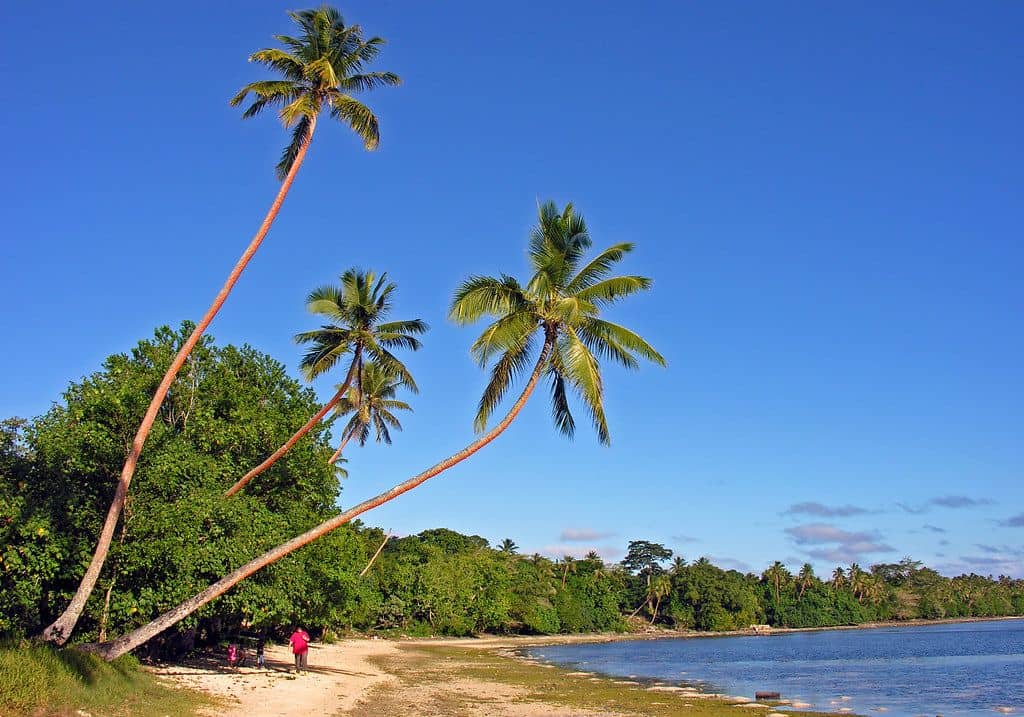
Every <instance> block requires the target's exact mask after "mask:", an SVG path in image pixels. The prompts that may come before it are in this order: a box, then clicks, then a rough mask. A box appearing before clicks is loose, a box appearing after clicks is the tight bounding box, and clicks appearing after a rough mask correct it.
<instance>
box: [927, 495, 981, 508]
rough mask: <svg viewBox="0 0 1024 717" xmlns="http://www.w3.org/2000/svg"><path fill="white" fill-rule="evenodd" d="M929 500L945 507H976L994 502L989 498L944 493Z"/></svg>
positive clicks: (933, 503)
mask: <svg viewBox="0 0 1024 717" xmlns="http://www.w3.org/2000/svg"><path fill="white" fill-rule="evenodd" d="M929 502H930V503H931V504H932V505H938V506H942V507H943V508H976V507H978V506H979V505H991V504H992V501H991V500H989V499H988V498H971V497H970V496H967V495H943V496H940V497H938V498H932V499H931V501H929Z"/></svg>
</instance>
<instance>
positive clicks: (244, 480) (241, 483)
mask: <svg viewBox="0 0 1024 717" xmlns="http://www.w3.org/2000/svg"><path fill="white" fill-rule="evenodd" d="M359 351H360V350H359V349H356V358H354V359H353V360H352V365H351V366H350V367H349V369H348V374H347V375H346V376H345V383H343V384H341V388H339V389H338V392H337V393H335V394H334V398H332V399H331V400H330V401H328V402H327V403H325V404H324V407H323V408H321V409H320V410H319V411H317V412H316V413H314V414H313V417H312V418H310V419H309V420H308V421H306V424H305V425H304V426H303V427H302V428H300V429H299V430H297V431H296V432H295V433H294V434H293V435H292V437H291V438H289V439H288V440H287V441H286V442H285V444H284V445H283V446H281V447H280V448H278V449H277V450H276V451H274V452H273V453H272V454H271V456H270V457H269V458H267V459H266V460H265V461H263V462H262V463H260V464H259V465H258V466H256V467H255V468H253V469H252V470H251V471H249V472H248V473H246V474H245V475H244V476H242V477H241V478H239V479H238V482H237V483H235V484H234V485H233V486H231V487H230V488H228V489H227V490H226V491H224V497H225V498H230V497H231V496H233V495H234V494H235V493H237V492H238V491H240V490H242V488H245V486H246V484H248V482H249V481H251V480H252V479H253V478H255V477H256V476H258V475H259V474H260V473H262V472H263V471H265V470H267V468H270V466H272V465H274V464H275V463H277V462H278V460H280V458H281V456H283V455H284V454H285V453H287V452H288V451H290V450H291V449H292V446H294V445H295V444H296V443H298V442H299V439H301V438H302V437H303V436H304V435H306V434H307V433H309V432H310V431H311V430H312V429H313V426H315V425H316V424H318V423H320V420H321V419H322V418H323V417H324V416H326V415H327V412H328V411H330V410H331V409H332V408H334V407H335V406H336V405H337V404H338V401H340V400H341V397H342V396H344V395H345V391H347V390H348V387H349V384H351V383H352V377H353V376H355V373H356V367H357V366H358V363H359Z"/></svg>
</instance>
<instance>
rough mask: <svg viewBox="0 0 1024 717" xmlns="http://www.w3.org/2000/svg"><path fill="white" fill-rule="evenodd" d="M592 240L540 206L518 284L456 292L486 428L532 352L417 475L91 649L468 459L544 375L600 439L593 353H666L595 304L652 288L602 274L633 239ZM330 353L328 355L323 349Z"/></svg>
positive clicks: (215, 592)
mask: <svg viewBox="0 0 1024 717" xmlns="http://www.w3.org/2000/svg"><path fill="white" fill-rule="evenodd" d="M590 244H591V242H590V236H589V234H588V233H587V228H586V224H585V222H584V221H583V217H582V216H580V215H578V214H577V213H576V212H575V210H574V209H573V207H572V205H567V206H566V207H565V209H564V210H563V211H561V212H559V211H558V209H557V208H556V207H555V205H554V204H553V203H551V202H548V203H546V204H544V205H542V206H541V207H540V210H539V223H538V226H537V227H536V228H535V229H534V230H533V232H532V233H531V236H530V249H529V258H530V263H531V265H532V269H533V275H532V277H531V278H530V279H529V281H528V282H527V283H526V285H525V286H524V285H522V284H520V283H519V282H518V281H517V280H516V279H514V278H512V277H511V276H507V275H502V276H501V277H500V278H493V277H483V276H475V277H471V278H470V279H468V280H467V281H466V282H465V283H464V284H463V285H462V286H461V287H459V289H458V290H457V291H456V294H455V299H454V301H453V302H452V308H451V311H450V316H451V318H452V319H453V320H455V321H456V322H457V323H460V324H470V323H473V322H475V321H477V320H479V319H481V318H483V317H485V316H491V317H494V318H495V321H494V322H493V323H492V324H491V325H490V326H488V327H487V329H485V331H484V333H483V334H482V335H481V336H480V337H479V338H478V339H477V340H476V341H475V342H474V344H473V345H472V347H471V352H472V354H473V356H474V357H475V358H476V359H477V360H478V361H479V362H480V363H481V364H486V363H487V362H488V361H489V360H490V359H492V358H496V359H497V360H496V361H495V363H494V366H493V367H492V369H491V380H490V381H489V383H488V385H487V387H486V389H485V390H484V395H483V398H481V400H480V403H479V406H478V411H477V416H476V421H475V425H476V427H477V428H478V429H479V430H483V429H484V428H485V427H486V424H487V421H488V419H489V418H490V416H491V414H492V413H493V411H494V409H495V408H496V407H497V406H498V404H499V402H500V401H501V399H502V397H503V396H504V395H505V393H506V392H507V391H508V389H509V388H510V387H511V385H512V383H513V382H514V380H515V379H516V378H519V377H520V376H521V375H522V374H523V373H524V372H525V370H526V369H527V368H528V367H529V365H530V360H531V357H532V354H533V353H534V352H536V354H537V358H536V362H535V363H534V367H533V369H532V371H531V372H530V374H529V378H528V379H527V381H526V385H525V386H524V388H523V390H522V392H521V393H520V395H519V398H517V399H516V401H515V403H513V404H512V406H511V408H510V409H509V410H508V412H507V413H506V414H505V416H504V418H502V419H501V420H500V421H499V422H498V423H497V424H495V425H494V426H493V427H492V428H491V429H490V430H487V431H485V432H484V433H483V435H481V436H479V437H478V438H477V439H476V440H474V441H473V442H472V443H470V444H469V445H468V446H466V447H465V448H463V449H462V450H460V451H459V452H457V453H455V454H454V455H452V456H449V457H448V458H446V459H444V460H442V461H441V462H439V463H437V464H435V465H434V466H432V467H430V468H428V469H427V470H425V471H423V472H422V473H420V474H418V475H415V476H413V477H412V478H409V479H408V480H405V481H403V482H401V483H399V484H397V485H395V486H393V487H392V488H391V489H389V490H387V491H385V492H383V493H381V494H379V495H377V496H374V497H373V498H370V499H368V500H365V501H363V502H362V503H360V504H358V505H356V506H354V507H352V508H349V509H348V510H345V511H342V512H341V513H339V514H338V515H336V516H334V517H333V518H331V519H330V520H327V521H325V522H323V523H321V524H320V525H318V526H316V527H315V528H312V529H310V530H308V531H306V532H305V533H303V534H302V535H299V536H296V537H295V538H292V539H291V540H289V541H287V542H285V543H282V544H281V545H279V546H277V547H276V548H273V549H271V550H269V551H267V552H266V553H264V554H263V555H261V556H259V557H257V558H254V559H253V560H250V561H249V562H248V563H246V564H245V565H243V566H241V567H239V568H238V569H236V570H234V571H233V572H231V573H229V574H228V575H226V576H224V577H223V578H221V579H220V580H218V581H217V582H215V583H214V584H212V585H210V586H209V587H208V588H206V589H205V590H203V591H202V592H201V593H199V594H198V595H195V596H194V597H192V598H190V599H189V600H186V601H185V602H183V603H182V604H180V605H178V606H177V607H175V608H173V609H172V610H169V611H168V612H166V613H164V614H163V615H161V616H160V617H158V618H157V619H155V620H153V621H152V622H150V623H148V624H146V625H143V626H142V627H139V628H138V629H136V630H135V631H133V632H131V633H128V634H127V635H123V636H122V637H120V638H118V639H116V640H114V641H113V642H111V643H107V644H105V645H103V646H100V647H98V648H97V651H98V652H99V654H101V655H102V656H103V657H104V658H105V659H108V660H112V659H115V658H116V657H119V656H120V655H123V654H124V653H126V652H128V651H129V650H132V649H134V648H135V647H137V646H138V645H141V644H142V643H144V642H146V641H147V640H149V639H150V638H152V637H153V636H155V635H157V634H159V633H160V632H162V631H163V630H165V629H167V628H168V627H170V626H171V625H174V624H175V623H176V622H178V621H179V620H182V619H183V618H185V617H187V616H188V615H190V614H192V613H193V612H195V611H196V610H198V609H199V608H201V607H202V606H203V605H206V604H207V603H208V602H210V601H211V600H214V599H216V598H217V597H219V596H220V595H223V594H224V593H225V592H227V591H228V590H230V589H231V588H232V587H233V586H235V585H237V584H238V583H239V582H241V581H242V580H245V579H246V578H247V577H249V576H250V575H252V574H254V573H255V572H257V571H259V570H260V569H262V568H264V567H266V566H267V565H270V564H272V563H274V562H276V561H277V560H280V559H281V558H283V557H284V556H286V555H288V554H290V553H292V552H293V551H295V550H298V549H299V548H301V547H303V546H305V545H308V544H309V543H311V542H313V541H314V540H316V539H317V538H319V537H321V536H323V535H326V534H327V533H329V532H331V531H332V530H335V529H337V528H339V527H340V526H342V525H344V524H345V523H347V522H349V521H350V520H352V519H353V518H356V517H357V516H359V515H362V514H363V513H365V512H367V511H369V510H372V509H373V508H376V507H377V506H379V505H383V504H384V503H387V502H388V501H391V500H394V499H395V498H397V497H398V496H400V495H402V494H404V493H406V492H408V491H410V490H412V489H413V488H415V487H417V486H419V485H421V484H422V483H424V482H425V481H427V480H429V479H430V478H433V477H434V476H436V475H439V474H440V473H443V472H444V471H446V470H448V469H449V468H451V467H452V466H455V465H458V464H459V463H461V462H462V461H464V460H466V459H467V458H469V457H470V456H472V455H473V454H475V453H476V452H477V451H479V450H480V449H482V448H483V447H484V446H486V445H487V444H489V443H490V442H491V441H493V440H494V439H495V438H497V437H498V436H499V435H501V434H502V433H503V432H504V431H505V430H507V429H508V427H509V426H510V425H511V424H512V422H513V421H514V420H515V418H516V416H518V415H519V413H520V412H521V411H522V409H523V406H525V405H526V402H527V400H528V399H529V398H530V396H531V395H532V393H533V391H534V389H535V388H536V387H537V383H538V382H539V381H540V378H541V376H542V375H546V376H547V377H548V378H549V380H550V382H551V390H552V394H551V395H552V404H553V406H552V408H553V415H554V419H555V425H556V427H557V428H558V429H559V430H560V431H561V432H562V433H564V434H567V435H572V433H573V429H574V426H575V424H574V421H573V417H572V414H571V412H570V409H569V403H568V394H569V389H572V390H573V391H574V392H575V393H576V394H577V395H578V396H579V397H580V399H581V401H582V403H583V404H584V406H585V408H586V410H587V411H588V413H589V414H590V416H591V419H592V421H593V424H594V427H595V429H596V431H597V435H598V439H599V440H600V441H601V442H602V443H608V442H609V440H610V436H609V432H608V425H607V421H606V419H605V414H604V403H603V399H604V388H603V382H602V377H601V367H600V363H599V361H598V359H599V358H604V359H610V360H612V361H614V362H616V363H619V364H621V365H623V366H625V367H627V368H636V367H638V365H639V361H638V358H644V359H647V360H650V361H652V362H654V363H656V364H659V365H661V366H664V365H665V359H664V358H662V356H661V354H659V353H658V352H657V351H655V349H654V348H653V347H651V346H650V344H648V343H647V341H645V340H644V339H643V338H641V337H640V336H639V335H637V334H636V333H634V332H632V331H630V330H629V329H627V328H625V327H623V326H620V325H618V324H614V323H611V322H609V321H606V320H604V319H602V318H600V313H601V310H602V309H603V308H606V307H608V306H611V305H613V304H615V303H617V302H618V301H620V300H621V299H623V298H625V297H627V296H630V295H632V294H635V293H637V292H640V291H644V290H646V289H648V288H650V286H651V281H650V279H647V278H645V277H641V276H610V274H611V272H612V270H613V269H614V268H615V265H616V264H618V263H619V262H620V261H621V260H622V259H623V258H624V257H625V256H626V255H627V254H628V253H629V252H630V251H632V249H633V245H632V244H628V243H624V244H616V245H613V246H611V247H609V248H607V249H605V250H604V251H602V252H600V253H598V254H597V255H596V256H595V257H594V258H592V259H591V260H590V261H588V262H586V263H584V255H585V252H586V250H587V249H588V248H589V247H590ZM325 338H326V337H325ZM538 344H539V350H538ZM325 350H326V349H325ZM595 353H596V354H597V355H596V356H595ZM329 355H330V352H327V353H326V354H325V356H328V357H329ZM334 360H337V357H335V359H334ZM373 360H374V361H377V359H376V358H374V359H373Z"/></svg>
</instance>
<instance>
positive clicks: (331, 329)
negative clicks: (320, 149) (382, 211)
mask: <svg viewBox="0 0 1024 717" xmlns="http://www.w3.org/2000/svg"><path fill="white" fill-rule="evenodd" d="M395 288H396V287H395V285H394V284H393V283H391V282H389V281H388V280H387V274H381V276H380V277H379V278H378V277H377V275H376V274H374V273H373V272H372V271H371V272H363V271H359V270H357V269H349V270H348V271H346V272H345V273H344V274H342V275H341V285H340V286H321V287H319V288H317V289H314V290H313V291H312V293H310V295H309V297H308V299H307V301H306V306H307V307H308V308H309V310H310V311H311V312H313V313H314V314H319V315H320V316H323V317H324V318H326V319H327V320H328V321H331V322H334V323H331V324H327V325H324V326H322V327H320V328H319V329H317V330H315V331H306V332H303V333H301V334H298V335H297V336H296V337H295V340H296V341H297V342H298V343H300V344H312V348H311V349H309V350H308V351H307V352H306V354H305V356H303V357H302V361H301V362H300V363H299V368H301V369H302V372H303V374H304V375H305V376H306V378H307V379H308V380H310V381H311V380H313V379H314V378H316V377H317V376H319V375H320V374H323V373H325V372H327V371H329V370H331V369H332V368H334V367H335V365H337V363H338V361H340V360H341V359H342V358H344V357H346V356H349V355H351V357H352V359H351V361H350V362H349V367H348V372H347V373H346V375H345V381H344V382H343V383H342V384H341V385H340V387H339V388H338V391H337V392H336V393H335V394H334V397H333V398H332V399H331V400H330V401H328V402H327V403H326V404H324V406H323V407H322V408H321V409H320V410H319V411H317V412H316V413H315V414H313V417H312V418H310V419H309V420H308V421H306V423H305V425H303V426H302V427H301V428H300V429H299V430H298V431H296V432H295V433H294V434H293V435H292V437H291V438H289V439H288V440H287V441H286V442H285V443H284V445H282V446H281V447H280V448H278V449H277V450H276V451H274V453H272V454H271V455H270V457H268V458H267V459H266V460H264V461H263V462H262V463H260V464H259V465H258V466H256V467H255V468H253V469H252V470H251V471H249V472H248V473H246V474H245V475H244V476H242V477H241V478H240V479H239V480H238V481H237V482H236V483H235V484H234V485H233V486H231V487H230V488H229V489H228V490H227V491H226V492H225V494H224V495H225V496H232V495H234V494H235V493H237V492H238V491H240V490H241V489H242V488H244V487H245V486H246V484H247V483H248V482H249V481H251V480H252V479H253V478H255V477H256V476H258V475H259V474H260V473H262V472H263V471H265V470H267V469H268V468H270V466H272V465H274V463H276V462H277V461H278V460H279V459H280V458H281V457H282V456H283V455H284V454H285V453H287V452H288V451H289V450H290V449H291V447H292V446H294V445H295V444H296V443H297V442H298V441H299V439H300V438H302V437H303V436H304V435H306V434H307V433H309V431H310V430H312V428H313V426H315V425H316V424H317V423H318V422H319V421H320V420H321V419H322V418H323V417H324V416H326V415H327V413H328V412H329V411H330V410H331V409H332V408H334V406H335V405H337V403H338V402H339V401H341V399H342V397H343V396H344V395H345V393H346V392H347V391H348V390H349V387H350V386H351V385H352V382H353V380H354V379H355V377H356V376H357V375H358V373H359V371H360V368H361V367H362V366H363V365H364V363H363V361H364V358H367V359H369V360H370V361H371V362H372V363H374V364H376V365H377V366H379V367H380V368H381V371H383V372H385V373H388V374H391V375H393V376H396V377H397V378H398V380H400V381H401V382H402V383H403V384H404V385H405V386H407V387H408V388H409V390H410V391H417V390H418V389H417V387H416V382H415V381H414V380H413V378H412V374H410V373H409V370H408V369H407V368H406V367H405V365H404V364H403V363H402V362H401V361H399V360H398V359H397V358H396V357H395V356H394V354H392V353H391V351H390V349H395V348H406V349H410V350H412V351H416V350H418V349H419V348H420V342H419V340H417V339H416V338H415V337H416V335H421V334H424V333H426V331H427V325H426V324H425V323H423V322H422V321H421V320H420V319H413V320H411V321H384V319H386V318H387V316H388V314H389V313H391V302H392V299H393V294H394V292H395Z"/></svg>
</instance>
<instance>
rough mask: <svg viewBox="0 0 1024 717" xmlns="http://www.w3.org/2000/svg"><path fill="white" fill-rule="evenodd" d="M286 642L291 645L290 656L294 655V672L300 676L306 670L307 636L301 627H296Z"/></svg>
mask: <svg viewBox="0 0 1024 717" xmlns="http://www.w3.org/2000/svg"><path fill="white" fill-rule="evenodd" d="M288 642H290V643H291V645H292V654H293V655H295V672H296V674H299V675H301V674H302V673H303V671H305V669H306V657H307V655H308V654H309V634H308V633H307V632H306V631H305V630H303V629H302V628H301V627H296V628H295V632H293V633H292V636H291V637H289V638H288Z"/></svg>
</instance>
